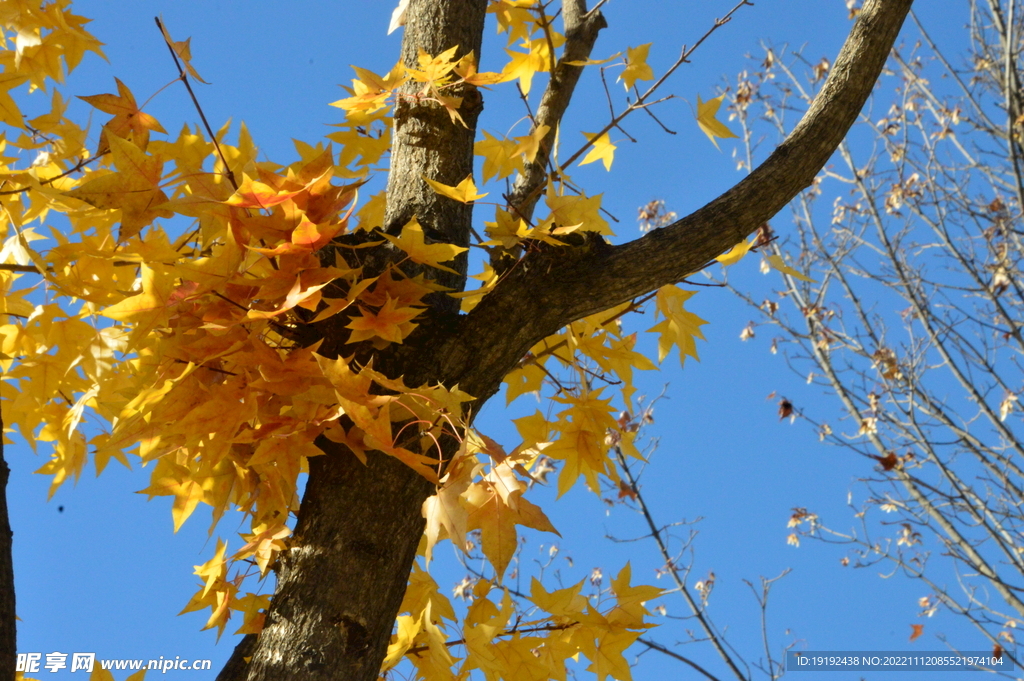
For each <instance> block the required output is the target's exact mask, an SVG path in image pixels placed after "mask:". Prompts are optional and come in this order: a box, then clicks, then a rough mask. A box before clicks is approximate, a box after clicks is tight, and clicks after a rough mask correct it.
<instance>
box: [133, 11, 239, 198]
mask: <svg viewBox="0 0 1024 681" xmlns="http://www.w3.org/2000/svg"><path fill="white" fill-rule="evenodd" d="M153 20H154V21H156V25H157V27H159V28H160V35H161V36H163V35H168V34H167V33H166V32H165V31H164V25H163V22H162V21H160V17H153ZM164 44H166V45H167V50H168V51H169V52H170V53H171V59H173V60H174V66H175V67H177V69H178V77H179V78H180V79H181V82H182V83H184V84H185V89H186V90H188V95H189V97H191V98H192V104H194V105H195V107H196V111H198V112H199V118H200V119H202V121H203V127H204V128H206V133H207V134H208V135H209V136H210V140H212V141H213V146H214V147H215V148H216V149H217V155H218V156H220V161H221V163H223V164H224V171H225V173H226V174H227V178H228V182H230V183H231V186H232V187H234V188H235V191H238V183H237V182H235V174H234V172H232V170H231V166H229V165H228V160H227V158H225V157H224V152H223V151H222V150H221V148H220V143H219V142H218V141H217V136H216V135H215V134H214V133H213V128H211V127H210V122H209V121H207V120H206V114H205V113H203V107H201V106H199V99H198V98H197V97H196V93H195V92H193V91H192V86H191V85H190V84H189V82H188V75H187V74H186V73H185V70H184V69H183V68H181V62H179V61H178V54H177V53H176V52H175V51H174V48H173V47H172V46H171V44H170V43H168V42H167V40H166V39H164Z"/></svg>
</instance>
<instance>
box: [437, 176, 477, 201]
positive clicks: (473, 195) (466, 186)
mask: <svg viewBox="0 0 1024 681" xmlns="http://www.w3.org/2000/svg"><path fill="white" fill-rule="evenodd" d="M423 181H424V182H426V183H427V184H429V185H430V187H431V188H432V189H433V190H434V191H435V192H437V193H438V194H440V195H441V196H447V197H448V198H449V199H454V200H455V201H458V202H459V203H473V202H474V201H476V200H477V199H482V198H484V197H485V196H487V193H483V194H478V193H477V191H476V184H474V183H473V176H472V175H468V176H467V177H466V179H465V180H463V181H462V182H460V183H458V184H457V185H455V186H454V187H451V186H449V185H447V184H444V183H442V182H435V181H434V180H431V179H430V178H428V177H424V178H423Z"/></svg>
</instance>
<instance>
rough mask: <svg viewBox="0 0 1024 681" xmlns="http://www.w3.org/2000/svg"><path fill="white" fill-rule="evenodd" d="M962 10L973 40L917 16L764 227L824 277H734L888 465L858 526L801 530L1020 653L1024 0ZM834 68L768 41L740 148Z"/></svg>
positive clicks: (782, 120) (748, 99) (844, 426)
mask: <svg viewBox="0 0 1024 681" xmlns="http://www.w3.org/2000/svg"><path fill="white" fill-rule="evenodd" d="M850 4H853V3H850ZM961 10H962V11H961V14H960V15H958V16H956V17H955V21H958V22H962V24H963V26H965V28H964V29H963V30H964V31H965V32H966V36H967V38H968V39H969V49H968V51H967V53H966V54H950V53H948V52H947V51H944V49H943V48H942V46H940V45H938V44H936V42H935V41H933V40H932V38H931V36H930V34H929V33H928V31H927V30H926V26H925V25H922V22H919V21H918V20H917V17H915V18H914V21H915V23H916V33H915V34H913V35H911V36H910V37H908V38H907V39H906V40H905V44H904V45H902V46H900V47H898V48H897V49H896V50H894V52H893V55H892V58H891V60H890V61H889V66H888V70H887V71H886V76H885V77H883V79H882V81H881V87H880V88H879V89H878V90H876V94H875V96H874V100H873V104H872V105H871V107H870V111H869V112H866V113H864V114H863V115H862V116H861V118H860V122H859V124H858V125H857V126H855V128H854V132H853V134H852V135H851V137H850V138H849V139H848V141H847V142H844V143H843V144H842V145H840V147H839V154H838V157H837V158H836V160H835V165H833V166H829V167H828V168H826V169H825V170H824V171H823V172H822V173H821V174H820V175H819V176H818V177H817V178H816V180H815V182H814V184H813V185H812V186H811V187H810V188H809V189H807V190H806V191H804V192H802V193H801V194H800V196H799V197H798V198H797V199H796V201H795V202H794V203H793V205H792V210H793V223H794V225H795V228H796V229H795V233H794V234H793V235H792V236H791V237H787V238H783V239H780V240H778V241H774V240H773V236H774V235H773V234H772V233H771V230H770V228H766V229H765V230H763V231H762V233H761V234H760V238H759V241H758V250H760V251H761V256H762V258H767V257H770V256H783V255H785V256H787V257H789V258H790V264H791V265H792V266H793V267H794V268H795V269H797V270H799V271H800V272H806V273H807V274H809V276H810V277H812V278H814V279H815V281H813V282H809V281H803V280H801V279H799V278H798V277H795V276H791V275H785V276H784V285H783V287H782V289H781V290H776V291H772V292H770V293H767V294H765V293H756V294H755V293H748V292H746V291H740V290H737V289H735V288H734V289H733V290H735V291H736V293H737V294H738V295H740V296H741V297H742V298H743V299H744V300H745V301H746V302H748V303H749V304H750V305H751V306H752V307H754V308H757V310H759V313H760V320H761V324H763V325H769V326H772V327H774V328H775V329H777V330H778V332H779V334H778V335H777V336H776V337H775V338H774V339H773V340H772V341H771V350H772V352H775V351H776V350H777V349H779V348H781V349H783V351H784V353H785V355H786V358H787V360H788V361H789V363H790V366H791V367H792V368H793V369H794V370H795V371H796V372H797V373H798V374H799V375H800V376H801V377H803V378H806V379H807V381H809V382H813V383H815V384H816V385H819V386H822V388H823V389H824V391H825V392H826V393H827V394H829V395H831V396H834V397H835V398H836V401H835V403H834V404H835V407H836V408H837V409H838V412H839V413H840V414H841V422H840V423H838V424H837V423H836V422H835V420H834V414H835V411H830V410H829V409H828V408H827V407H819V408H815V409H813V410H811V409H807V410H801V409H800V405H796V406H795V409H796V414H797V415H800V416H803V417H805V418H806V419H807V420H808V421H809V422H811V423H812V424H814V426H815V427H817V429H818V431H819V435H820V437H821V439H822V440H823V441H825V442H826V443H829V444H833V445H837V446H841V447H844V448H846V449H848V450H850V451H852V452H854V453H856V454H859V455H860V456H863V457H865V458H866V459H868V460H869V461H870V463H872V464H873V473H872V474H871V475H870V476H869V477H866V478H865V480H864V481H863V482H864V484H865V490H866V501H865V502H864V505H863V506H859V507H857V508H856V509H855V511H856V513H857V515H858V518H859V521H858V522H859V527H858V529H857V530H854V531H847V532H839V531H837V530H835V529H830V528H829V527H827V526H826V525H824V524H823V522H822V520H821V519H819V518H818V517H817V515H815V513H814V512H813V509H811V510H808V509H797V510H796V511H795V512H794V515H793V517H792V519H791V525H792V526H794V527H796V528H798V529H797V530H796V531H795V533H794V535H793V540H794V541H798V540H799V539H798V538H799V536H801V535H802V536H812V537H817V538H819V539H822V540H825V541H838V542H844V543H849V544H850V545H851V550H852V552H853V555H852V556H851V558H852V559H853V562H854V564H855V565H868V564H875V563H878V562H880V561H889V562H891V564H892V565H893V567H894V568H895V569H896V570H897V571H902V572H903V573H905V574H906V575H908V576H910V577H913V578H915V579H919V580H922V582H924V583H925V584H926V585H927V589H928V591H927V592H926V593H927V594H928V595H927V596H924V597H922V598H921V600H920V607H921V611H922V612H921V614H922V615H925V616H926V615H931V614H933V613H934V612H936V610H937V609H939V608H947V609H948V610H950V611H952V612H953V613H956V614H957V615H960V616H962V617H964V618H966V619H967V620H968V621H969V622H970V623H971V624H973V625H974V626H975V627H976V628H977V630H978V631H980V632H981V633H982V634H983V635H984V636H985V637H987V638H988V640H989V641H990V642H991V645H992V647H993V649H994V650H995V651H996V654H997V655H998V654H1002V655H1008V656H1011V657H1012V656H1013V655H1014V653H1013V652H1012V644H1013V643H1014V640H1015V638H1014V629H1015V628H1016V627H1018V626H1020V625H1022V624H1024V596H1022V588H1024V540H1022V530H1024V508H1022V503H1024V496H1022V487H1024V470H1022V468H1024V448H1022V446H1024V436H1022V432H1021V422H1020V411H1019V409H1018V397H1019V395H1020V392H1021V390H1022V388H1024V385H1022V376H1021V364H1020V362H1021V357H1022V350H1024V336H1022V329H1021V326H1022V322H1024V318H1022V311H1024V282H1022V279H1021V262H1022V258H1024V250H1022V247H1024V242H1022V239H1021V237H1022V235H1024V232H1022V231H1021V230H1022V222H1021V216H1022V210H1024V156H1022V153H1024V147H1022V141H1024V140H1022V137H1021V135H1022V127H1021V124H1022V122H1024V117H1022V116H1021V113H1022V104H1021V102H1022V97H1024V90H1022V89H1021V82H1020V74H1019V61H1018V60H1019V54H1020V49H1021V44H1022V43H1021V37H1020V36H1021V33H1022V30H1024V21H1022V20H1024V11H1022V10H1024V7H1022V6H1021V4H1020V3H1019V2H1017V1H1016V0H1008V1H1004V0H985V1H983V0H970V1H969V2H964V3H961ZM856 11H857V10H856V9H853V10H852V12H856ZM923 18H927V17H923ZM950 20H951V19H950V18H943V19H942V21H947V22H948V21H950ZM834 68H835V67H832V66H831V65H830V64H829V62H828V60H821V61H807V60H805V59H803V57H801V56H800V55H798V54H797V55H794V54H789V53H785V52H784V51H775V50H767V52H766V57H765V59H764V61H763V62H762V63H761V64H760V65H759V66H758V67H757V68H756V69H754V70H752V72H750V73H744V74H742V75H741V77H740V79H739V82H738V86H737V88H736V89H735V90H734V91H733V94H732V100H733V112H734V114H735V115H736V117H737V119H738V121H739V122H740V124H741V126H742V128H743V132H744V138H745V142H746V156H745V158H742V159H740V163H741V164H742V165H746V166H747V167H750V165H751V164H752V163H753V159H754V158H755V156H756V155H757V141H758V139H759V136H760V135H762V134H765V132H766V128H769V129H773V130H774V131H775V132H776V133H783V132H784V131H785V130H786V129H787V126H788V125H789V122H788V117H789V116H791V115H792V112H793V111H794V110H800V109H802V108H803V107H805V106H807V104H808V103H809V102H811V101H813V100H814V99H815V98H816V97H817V92H816V91H815V89H816V88H817V87H818V84H819V83H820V81H821V79H822V78H823V76H824V75H825V74H826V73H828V72H829V71H831V70H833V69H834ZM780 231H782V230H780ZM786 231H788V230H786ZM754 326H755V325H754V324H753V323H752V325H751V326H750V327H748V329H746V330H745V331H744V334H743V337H744V338H747V337H750V336H751V335H753V330H754ZM784 408H785V405H784ZM789 409H794V406H793V405H789ZM812 411H813V413H811V412H812ZM830 419H831V424H830V423H829V420H830ZM835 522H836V520H835V519H832V523H833V524H834V523H835ZM949 568H952V569H953V571H955V572H950V571H949ZM947 574H950V575H951V574H955V578H954V579H952V580H951V581H953V583H952V584H950V583H948V582H947V579H946V578H945V577H944V575H947ZM955 643H956V642H950V644H951V645H954V646H955ZM1015 661H1017V660H1016V659H1015Z"/></svg>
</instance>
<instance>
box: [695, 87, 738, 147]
mask: <svg viewBox="0 0 1024 681" xmlns="http://www.w3.org/2000/svg"><path fill="white" fill-rule="evenodd" d="M723 99H725V95H718V96H717V97H715V98H714V99H709V100H708V101H706V102H702V101H701V99H700V95H697V125H699V126H700V129H701V130H703V131H704V134H705V135H707V136H708V139H709V140H711V143H712V144H714V145H715V148H716V149H719V146H718V142H717V141H715V138H716V137H721V138H723V139H725V138H728V137H736V135H734V134H733V132H732V130H730V129H729V128H727V127H725V123H722V121H720V120H718V119H717V118H715V114H717V113H718V107H720V106H721V105H722V100H723Z"/></svg>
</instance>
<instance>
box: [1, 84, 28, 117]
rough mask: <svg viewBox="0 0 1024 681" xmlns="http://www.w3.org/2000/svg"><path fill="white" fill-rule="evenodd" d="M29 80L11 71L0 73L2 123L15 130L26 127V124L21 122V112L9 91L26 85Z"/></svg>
mask: <svg viewBox="0 0 1024 681" xmlns="http://www.w3.org/2000/svg"><path fill="white" fill-rule="evenodd" d="M26 80H28V78H26V77H25V76H20V75H18V74H16V73H11V72H10V71H4V72H3V73H0V121H3V122H4V123H6V124H7V125H10V126H12V127H15V128H21V127H24V125H25V122H24V121H23V120H21V110H20V109H19V108H18V105H17V104H15V103H14V100H13V99H12V98H11V96H10V95H9V94H8V92H7V91H8V90H10V89H12V88H15V87H17V86H19V85H21V84H22V83H24V82H25V81H26Z"/></svg>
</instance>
